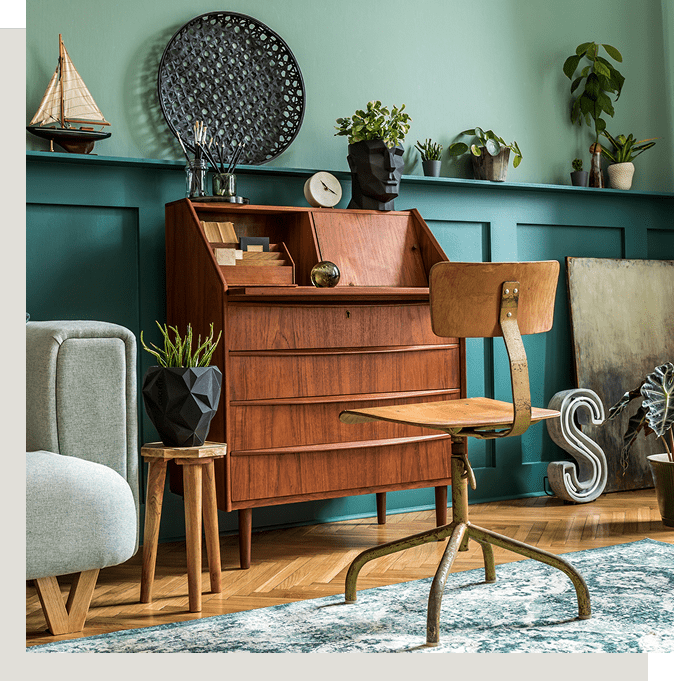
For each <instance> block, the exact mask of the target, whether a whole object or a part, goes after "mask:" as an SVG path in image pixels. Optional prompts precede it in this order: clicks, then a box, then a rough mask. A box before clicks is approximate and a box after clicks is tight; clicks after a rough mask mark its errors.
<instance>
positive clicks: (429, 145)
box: [414, 139, 442, 161]
mask: <svg viewBox="0 0 674 681" xmlns="http://www.w3.org/2000/svg"><path fill="white" fill-rule="evenodd" d="M414 148H415V149H416V150H417V151H418V152H419V153H420V154H421V160H422V161H439V160H440V156H441V155H442V144H437V143H435V142H431V140H430V139H427V140H426V141H425V142H423V143H421V142H420V141H419V140H417V143H416V144H415V145H414Z"/></svg>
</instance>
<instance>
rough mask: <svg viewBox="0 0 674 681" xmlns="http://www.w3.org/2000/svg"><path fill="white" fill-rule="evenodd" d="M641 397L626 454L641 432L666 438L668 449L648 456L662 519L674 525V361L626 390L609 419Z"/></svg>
mask: <svg viewBox="0 0 674 681" xmlns="http://www.w3.org/2000/svg"><path fill="white" fill-rule="evenodd" d="M641 398H643V401H642V403H641V405H640V406H639V408H638V409H637V411H636V413H635V414H634V415H633V416H631V417H630V419H629V421H628V422H627V429H626V430H625V435H624V436H623V454H624V455H627V453H628V452H629V449H630V447H631V446H632V445H633V444H634V442H635V440H636V438H637V435H639V433H640V432H641V431H643V433H644V435H651V434H654V435H656V436H657V437H659V438H660V439H661V440H662V444H663V446H664V449H665V451H664V452H663V453H662V454H651V455H650V456H648V457H646V458H647V459H648V463H649V465H650V467H651V473H652V474H653V481H654V483H655V494H656V496H657V499H658V506H659V508H660V515H661V516H662V522H663V523H664V524H665V525H667V526H668V527H674V432H673V431H672V427H674V364H672V363H671V362H667V363H666V364H661V365H660V366H657V367H655V369H654V371H653V372H652V373H650V374H648V376H646V378H645V379H644V380H643V382H642V383H641V385H639V386H638V387H636V388H635V389H634V390H630V391H629V392H626V393H625V394H624V395H623V396H622V398H621V399H620V400H619V401H618V402H617V403H616V404H614V405H613V406H612V407H611V409H609V413H608V418H607V420H610V419H614V418H616V416H618V415H619V414H621V413H622V412H623V411H624V410H625V409H626V408H627V405H628V404H629V403H630V402H631V401H632V400H635V399H641Z"/></svg>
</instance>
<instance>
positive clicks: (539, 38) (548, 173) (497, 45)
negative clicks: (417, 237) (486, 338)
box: [26, 0, 674, 191]
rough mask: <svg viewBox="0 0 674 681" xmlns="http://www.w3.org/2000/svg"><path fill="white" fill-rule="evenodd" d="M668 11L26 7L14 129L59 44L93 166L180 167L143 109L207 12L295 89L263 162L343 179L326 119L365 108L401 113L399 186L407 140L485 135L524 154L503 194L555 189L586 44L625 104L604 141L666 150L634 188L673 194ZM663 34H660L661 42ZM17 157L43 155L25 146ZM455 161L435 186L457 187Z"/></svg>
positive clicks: (423, 1)
mask: <svg viewBox="0 0 674 681" xmlns="http://www.w3.org/2000/svg"><path fill="white" fill-rule="evenodd" d="M670 3H671V0H640V1H639V2H635V1H634V0H469V1H467V0H414V1H412V0H341V2H333V1H329V2H328V1H327V0H276V1H274V2H270V1H269V0H228V2H226V3H225V4H224V5H222V6H218V3H215V5H214V3H213V2H212V1H211V0H194V1H191V2H185V1H184V0H161V2H160V1H158V0H116V1H115V2H107V1H106V2H103V1H102V0H99V1H95V0H27V3H26V19H27V23H26V26H27V39H26V76H27V83H28V86H27V96H26V109H27V111H26V121H28V120H29V119H30V118H31V117H32V115H33V113H34V111H35V109H36V108H37V106H38V104H39V101H40V99H41V97H42V94H43V92H44V89H45V87H46V85H47V82H48V80H49V78H50V76H51V74H52V72H53V70H54V68H55V66H56V59H57V45H58V33H59V32H60V33H62V34H63V37H64V41H65V43H66V46H67V48H68V51H69V53H70V56H71V58H72V59H73V62H74V63H75V65H76V67H77V69H78V70H79V72H80V74H81V75H82V77H83V78H84V81H85V83H86V84H87V86H88V87H89V89H90V91H91V93H92V95H93V96H94V98H95V100H96V101H97V103H98V105H99V106H100V108H101V110H102V111H103V113H104V115H105V116H106V118H107V119H108V120H109V121H111V122H112V124H113V127H112V133H113V136H112V138H110V139H109V140H107V141H104V142H100V143H98V144H97V147H96V151H97V153H99V154H102V155H106V156H123V157H134V158H156V159H178V158H180V157H181V154H180V150H179V147H178V146H177V143H176V142H175V140H174V139H173V138H172V136H171V134H170V132H169V130H168V128H167V126H166V123H165V122H164V120H163V117H162V115H161V112H160V110H159V107H158V103H157V99H156V94H155V93H156V89H155V83H156V75H157V67H158V63H159V59H160V57H161V53H162V51H163V49H164V47H165V46H166V43H167V42H168V40H169V39H170V38H171V36H172V35H173V33H174V32H175V31H176V30H177V29H178V28H180V26H182V25H183V24H184V23H186V22H187V21H189V20H190V19H191V18H193V17H195V16H198V15H199V14H203V13H205V12H211V11H216V10H230V11H236V12H241V13H243V14H248V15H250V16H253V17H255V18H256V19H258V20H260V21H262V22H263V23H265V24H267V25H268V26H269V27H270V28H272V29H273V30H274V31H276V32H277V33H278V34H280V35H281V36H282V37H283V39H284V40H285V41H286V42H287V43H288V45H289V46H290V48H291V50H292V51H293V53H294V55H295V57H296V58H297V60H298V62H299V64H300V68H301V69H302V73H303V76H304V80H305V85H306V100H307V109H306V114H305V118H304V123H303V126H302V129H301V131H300V133H299V135H298V137H297V138H296V140H295V141H294V143H293V144H292V145H291V147H290V148H289V149H288V150H287V151H286V152H285V153H284V154H282V155H281V156H280V157H279V158H278V159H276V160H275V161H274V162H273V163H274V164H275V165H281V166H285V167H292V168H316V169H318V168H322V169H330V170H346V169H347V164H346V141H345V139H344V138H340V137H333V132H334V129H333V126H334V121H335V118H337V117H339V116H345V115H349V114H351V113H352V112H353V111H354V110H355V109H356V108H360V107H362V106H364V104H365V103H366V102H367V101H368V100H370V99H381V100H382V101H384V102H385V103H388V104H401V103H405V104H406V105H407V110H408V112H409V113H410V115H411V116H412V118H413V124H412V128H411V130H410V133H409V135H408V138H407V144H406V146H407V148H408V153H407V165H406V170H405V172H406V173H407V174H419V173H420V168H419V165H418V164H416V165H415V164H414V160H415V156H416V154H414V153H412V154H410V153H409V150H410V149H411V147H412V144H413V143H414V141H415V140H416V139H420V138H421V139H424V138H426V137H432V138H434V139H436V140H437V141H439V142H441V143H442V144H444V145H445V147H447V145H448V144H449V143H451V142H452V141H453V140H454V138H455V135H456V134H457V133H458V132H459V131H461V130H462V129H464V128H467V127H473V126H474V125H480V126H482V127H485V128H488V127H490V128H493V129H494V130H495V131H496V132H497V133H498V134H500V135H501V136H503V137H505V138H506V139H507V141H511V140H512V139H516V140H517V141H518V142H519V144H520V147H521V149H522V151H523V154H524V161H523V162H522V165H521V166H520V167H519V168H518V169H517V170H513V169H512V168H511V170H510V175H509V180H511V181H516V182H535V183H550V184H568V182H569V178H568V172H569V170H570V165H571V160H572V159H573V158H574V157H576V156H581V157H583V158H584V159H585V160H586V167H587V165H589V154H588V151H587V150H588V147H589V144H590V142H591V141H592V138H591V133H590V130H589V128H588V127H587V126H584V127H583V128H577V127H575V128H574V127H573V126H571V124H570V122H569V121H568V116H567V111H568V103H569V94H568V89H569V81H568V80H567V79H566V78H565V77H564V76H563V74H562V72H561V67H562V64H563V62H564V59H565V58H566V57H567V56H568V55H569V54H571V52H572V51H573V49H574V48H575V46H576V45H577V44H578V43H580V42H583V41H586V40H597V41H600V42H607V43H610V44H613V45H615V46H616V47H618V49H620V50H621V51H622V53H623V56H624V58H625V61H624V63H623V65H622V66H621V68H620V70H621V71H622V73H623V74H624V75H625V77H626V84H625V88H624V92H623V96H622V97H621V98H620V100H619V102H618V103H617V106H616V116H615V120H611V121H610V124H609V130H610V131H612V132H614V133H615V134H618V133H622V132H625V133H627V132H634V133H635V134H636V135H638V136H641V137H651V136H661V137H663V138H665V139H664V140H663V141H662V142H660V143H659V144H657V145H656V147H654V148H653V149H652V150H650V151H648V152H647V153H646V154H644V155H643V156H641V157H640V158H639V159H637V163H636V165H637V173H636V175H635V181H634V188H635V189H653V190H664V191H671V190H672V188H673V181H672V175H673V166H672V154H673V152H674V143H673V141H672V140H673V138H674V130H673V123H674V93H673V90H672V81H671V74H670V73H669V71H670V70H671V67H672V51H673V46H674V45H673V43H674V41H673V39H672V37H671V36H670V35H669V31H671V29H672V22H673V20H674V17H672V9H671V7H668V5H670ZM667 26H669V29H667ZM27 147H28V149H45V148H46V143H45V142H43V141H42V140H38V139H37V138H34V137H33V136H31V135H28V134H27ZM466 161H467V159H465V160H464V161H463V162H461V163H459V164H458V165H457V164H456V162H454V163H452V164H450V163H449V162H448V161H447V160H446V159H445V162H444V167H443V174H444V175H449V176H457V177H468V176H469V170H468V166H467V163H466Z"/></svg>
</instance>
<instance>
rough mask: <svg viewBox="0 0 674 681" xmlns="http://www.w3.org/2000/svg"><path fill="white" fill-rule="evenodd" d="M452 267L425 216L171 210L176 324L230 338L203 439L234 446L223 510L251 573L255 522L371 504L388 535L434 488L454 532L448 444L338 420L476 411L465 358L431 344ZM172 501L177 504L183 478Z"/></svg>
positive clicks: (222, 467) (174, 479)
mask: <svg viewBox="0 0 674 681" xmlns="http://www.w3.org/2000/svg"><path fill="white" fill-rule="evenodd" d="M213 223H218V224H217V225H215V227H219V226H221V225H222V226H224V227H226V228H227V229H229V235H230V238H229V239H228V241H223V240H222V239H225V238H227V237H226V230H224V229H222V230H220V231H218V230H217V229H216V230H214V224H213ZM226 223H231V225H227V224H226ZM232 225H233V228H234V230H235V232H236V235H235V236H236V238H240V237H243V236H252V237H260V236H262V237H268V238H269V241H270V244H271V245H270V251H269V254H267V255H262V256H261V255H256V254H250V255H247V256H245V257H244V258H243V259H238V260H236V262H235V263H234V264H232V262H231V260H230V259H228V258H231V255H232V249H233V248H234V245H233V243H230V242H231V235H232V232H231V226H232ZM209 237H210V238H209ZM223 254H224V255H223ZM239 255H240V254H239ZM322 260H329V261H332V262H334V263H335V264H336V265H337V266H338V267H339V269H340V272H341V278H340V281H339V284H338V285H337V286H336V287H334V288H316V287H314V286H313V285H312V284H311V269H312V268H313V266H314V265H315V264H316V263H318V262H319V261H322ZM441 260H447V258H446V256H445V254H444V253H443V252H442V249H441V248H440V246H439V244H438V243H437V241H436V240H435V238H434V237H433V235H432V234H431V232H430V230H429V228H428V226H427V225H426V223H425V222H424V221H423V219H422V218H421V216H420V215H419V213H418V212H417V211H416V210H411V211H391V212H378V211H366V210H340V209H334V208H333V209H331V208H298V207H274V206H251V205H236V204H229V203H222V202H217V203H215V202H206V201H202V202H199V201H198V200H197V199H195V200H190V199H183V200H180V201H176V202H173V203H170V204H167V206H166V287H167V318H168V319H167V321H168V323H169V324H170V325H177V326H178V327H180V328H181V329H184V327H185V326H186V325H187V323H188V322H189V323H191V324H192V326H193V328H194V332H195V334H201V335H202V337H203V336H204V334H205V333H208V328H209V325H210V323H211V322H212V323H213V325H214V329H215V334H216V336H217V334H218V332H219V331H220V330H222V340H221V342H220V344H219V345H218V348H217V351H216V354H215V355H214V358H213V364H215V365H217V366H218V367H219V368H220V369H221V370H222V373H223V390H222V396H221V400H220V405H219V408H218V413H217V414H216V416H215V418H214V420H213V422H212V424H211V429H210V432H209V436H208V439H209V440H212V441H222V442H226V443H227V446H228V450H227V456H226V457H224V459H223V460H221V461H218V462H216V484H217V498H218V507H219V508H220V509H221V510H223V511H233V510H237V511H238V514H239V542H240V559H241V567H242V568H247V567H249V566H250V559H251V529H252V509H253V508H259V507H263V506H271V505H274V504H285V503H293V502H299V501H307V500H312V499H330V498H335V497H344V496H350V495H356V494H368V493H369V494H371V493H375V494H376V499H377V516H378V521H379V522H380V523H384V522H385V520H386V492H389V491H394V490H405V489H412V488H423V487H434V488H435V503H436V519H437V522H438V524H439V525H440V524H444V523H445V522H446V517H447V485H448V484H449V483H450V481H451V477H450V454H451V451H450V447H451V444H450V440H449V438H448V436H446V435H444V434H441V433H440V434H439V433H437V431H431V430H422V429H420V428H412V427H407V426H403V425H398V424H392V423H390V424H387V423H383V422H380V423H371V424H364V425H356V426H354V425H347V424H343V423H341V422H340V420H339V413H340V412H341V411H342V410H344V409H348V408H356V407H367V406H378V405H387V404H406V403H409V402H414V401H420V400H426V401H427V400H446V399H452V398H457V399H458V398H462V397H465V348H464V342H463V341H459V340H457V339H447V338H439V337H437V336H436V335H435V334H434V333H433V331H432V329H431V323H430V311H429V292H428V273H429V271H430V268H431V267H432V266H433V265H434V264H435V263H436V262H438V261H441ZM219 261H220V262H221V263H222V262H224V263H228V264H219ZM171 489H172V490H173V491H174V492H177V493H182V477H181V476H180V475H176V474H175V472H173V473H172V475H171Z"/></svg>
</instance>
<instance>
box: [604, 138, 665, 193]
mask: <svg viewBox="0 0 674 681" xmlns="http://www.w3.org/2000/svg"><path fill="white" fill-rule="evenodd" d="M601 134H602V135H604V137H606V139H607V140H608V141H609V142H610V143H611V144H612V145H613V151H609V150H608V149H605V148H604V147H602V148H601V153H602V155H603V156H604V157H605V158H607V159H608V160H609V161H611V164H610V165H609V167H608V176H609V180H610V182H611V187H613V189H629V188H630V187H631V186H632V177H633V176H634V163H632V161H633V160H634V159H635V158H636V157H637V156H638V155H639V154H640V153H641V152H642V151H646V149H650V148H651V147H652V146H654V145H655V142H654V141H653V140H655V139H657V137H649V138H648V139H645V140H638V141H637V140H635V139H634V136H633V135H632V133H630V134H629V135H628V136H627V137H625V135H618V136H617V137H613V136H611V134H610V133H609V132H608V130H602V133H601Z"/></svg>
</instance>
